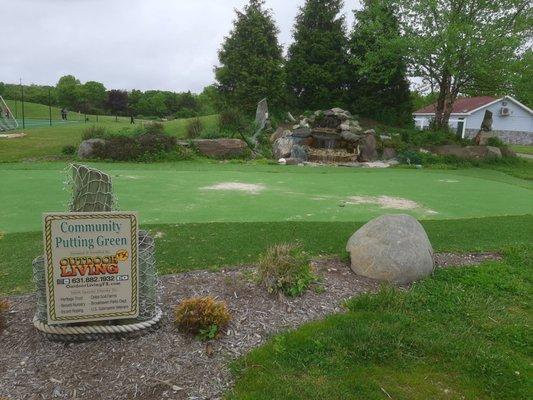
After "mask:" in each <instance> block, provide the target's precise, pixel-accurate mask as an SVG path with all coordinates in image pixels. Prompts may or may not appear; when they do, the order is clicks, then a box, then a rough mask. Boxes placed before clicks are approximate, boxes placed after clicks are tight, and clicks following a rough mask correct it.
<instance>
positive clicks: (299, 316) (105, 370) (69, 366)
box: [0, 254, 499, 400]
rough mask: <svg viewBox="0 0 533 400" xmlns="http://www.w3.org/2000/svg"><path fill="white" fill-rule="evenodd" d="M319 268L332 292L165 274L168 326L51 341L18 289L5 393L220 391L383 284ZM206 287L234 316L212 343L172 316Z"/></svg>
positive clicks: (457, 259) (344, 266) (242, 273)
mask: <svg viewBox="0 0 533 400" xmlns="http://www.w3.org/2000/svg"><path fill="white" fill-rule="evenodd" d="M497 257H499V256H498V255H496V254H485V255H457V254H439V255H437V256H436V261H437V265H439V266H453V265H464V264H467V265H471V264H472V263H474V264H477V263H479V262H482V261H485V260H487V259H495V258H496V259H497ZM314 267H315V269H316V271H317V273H318V274H319V275H320V276H321V277H322V279H321V284H320V285H321V286H322V287H323V289H324V290H317V287H315V288H312V289H311V290H308V291H307V292H306V293H305V294H304V295H303V296H301V297H298V298H295V299H288V298H285V297H278V296H272V295H269V294H268V293H266V291H265V290H263V289H261V288H258V287H257V286H256V284H255V283H254V282H253V280H252V279H251V275H252V274H253V271H254V269H253V268H252V267H243V268H239V269H238V270H237V269H235V270H223V271H219V272H208V271H195V272H188V273H183V274H179V275H172V276H165V277H162V278H161V279H160V286H161V288H160V289H161V295H162V297H161V302H162V304H163V309H164V312H165V316H164V319H163V323H162V326H161V328H160V329H159V330H157V331H155V332H153V333H150V334H147V335H145V336H141V337H139V338H135V339H122V340H116V339H114V340H102V341H98V342H87V343H70V344H64V343H55V342H50V341H48V340H45V339H43V338H42V337H41V336H39V335H38V334H37V332H36V330H35V329H34V328H33V326H32V323H31V320H32V318H33V313H34V299H33V296H32V295H26V296H17V297H12V298H10V299H9V300H10V302H11V312H10V314H9V315H8V321H7V322H8V327H7V329H6V330H5V331H4V333H3V334H1V335H0V398H2V397H7V398H8V399H10V400H11V399H13V400H14V399H17V400H19V399H69V400H70V399H110V400H111V399H112V400H120V399H128V400H129V399H143V400H156V399H157V400H159V399H191V400H192V399H220V398H221V396H222V394H223V393H224V391H226V390H227V389H228V388H229V387H230V386H231V384H232V376H231V374H230V371H229V368H228V365H229V363H230V362H231V360H234V359H235V358H237V357H239V356H241V355H243V354H245V353H246V352H248V351H249V350H251V349H252V348H254V347H257V346H259V345H261V344H263V343H264V342H265V341H266V340H268V338H269V337H271V336H272V335H273V334H275V333H278V332H280V331H284V330H287V329H293V328H296V327H298V326H299V325H301V324H303V323H306V322H309V321H312V320H316V319H320V318H323V317H325V316H326V315H328V314H333V313H337V312H342V311H343V308H342V303H343V301H344V300H345V299H348V298H350V297H352V296H355V295H358V294H361V293H367V292H375V291H376V290H378V288H379V283H378V282H376V281H373V280H371V279H366V278H363V277H359V276H356V275H355V274H353V273H352V272H351V270H350V268H349V264H348V263H346V262H344V261H340V260H339V259H337V258H322V259H318V260H316V261H314ZM204 295H211V296H215V297H217V298H218V299H221V300H225V301H226V302H227V303H228V306H229V309H230V311H231V313H232V315H233V320H232V322H231V323H230V325H229V327H228V329H227V330H226V331H225V332H224V334H223V335H222V336H221V338H220V339H218V340H216V341H212V342H209V343H208V344H206V343H203V342H200V341H199V340H198V339H196V338H194V337H191V336H187V335H184V334H181V333H179V332H178V331H177V330H176V329H175V328H174V326H173V324H172V320H171V319H172V307H173V306H174V305H176V304H178V303H179V302H180V301H181V300H182V299H184V298H187V297H191V296H204Z"/></svg>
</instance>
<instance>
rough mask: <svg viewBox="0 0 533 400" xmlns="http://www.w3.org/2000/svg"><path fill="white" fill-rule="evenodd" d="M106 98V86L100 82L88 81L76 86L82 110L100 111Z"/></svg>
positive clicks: (87, 111)
mask: <svg viewBox="0 0 533 400" xmlns="http://www.w3.org/2000/svg"><path fill="white" fill-rule="evenodd" d="M106 99H107V91H106V88H105V86H104V85H103V84H102V83H100V82H95V81H88V82H86V83H84V84H83V85H80V86H79V87H78V102H79V106H80V110H81V111H83V112H86V113H90V112H92V113H98V112H101V111H102V110H103V109H104V105H105V102H106Z"/></svg>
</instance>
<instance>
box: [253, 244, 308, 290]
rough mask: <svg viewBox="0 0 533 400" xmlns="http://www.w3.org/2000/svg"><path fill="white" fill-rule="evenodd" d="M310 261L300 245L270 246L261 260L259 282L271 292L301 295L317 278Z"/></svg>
mask: <svg viewBox="0 0 533 400" xmlns="http://www.w3.org/2000/svg"><path fill="white" fill-rule="evenodd" d="M309 261H310V259H309V255H308V254H306V253H305V252H304V251H303V250H302V248H301V247H300V246H299V245H295V244H285V243H284V244H277V245H274V246H272V247H269V248H268V249H267V251H266V252H265V254H264V255H263V256H262V257H261V259H260V261H259V267H258V280H259V284H260V285H261V286H263V287H265V288H266V289H267V290H268V292H269V293H279V292H282V293H283V294H285V295H287V296H289V297H296V296H300V295H302V294H303V293H304V292H305V291H306V290H307V288H308V287H309V285H310V284H311V283H313V282H314V281H315V280H316V276H315V275H314V273H313V271H312V269H311V266H310V263H309Z"/></svg>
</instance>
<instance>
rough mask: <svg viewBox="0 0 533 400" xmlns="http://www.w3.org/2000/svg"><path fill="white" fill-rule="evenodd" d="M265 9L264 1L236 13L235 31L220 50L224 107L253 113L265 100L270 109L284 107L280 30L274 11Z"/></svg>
mask: <svg viewBox="0 0 533 400" xmlns="http://www.w3.org/2000/svg"><path fill="white" fill-rule="evenodd" d="M263 6H264V0H250V3H249V4H248V5H247V6H245V7H244V11H242V12H241V11H236V13H237V19H236V20H235V21H234V23H233V29H232V31H231V32H230V34H229V36H228V37H226V38H225V41H224V43H223V44H222V48H221V50H220V51H219V54H218V56H219V61H220V67H217V68H216V69H215V75H216V79H217V81H218V84H217V85H216V86H217V89H218V92H219V95H220V99H221V100H222V103H223V105H224V106H225V107H233V108H238V109H240V110H243V111H246V112H252V111H255V109H256V107H257V103H258V102H259V101H260V100H261V99H263V98H265V97H266V98H267V99H268V101H269V105H270V106H271V108H274V109H276V108H280V107H282V106H283V105H284V104H283V99H284V98H285V90H284V76H283V49H282V47H281V46H280V44H279V42H278V33H279V30H278V28H277V27H276V24H275V22H274V18H273V17H272V13H271V11H270V10H267V9H265V8H264V7H263Z"/></svg>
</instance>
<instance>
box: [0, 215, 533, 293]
mask: <svg viewBox="0 0 533 400" xmlns="http://www.w3.org/2000/svg"><path fill="white" fill-rule="evenodd" d="M363 224H364V223H363V222H259V223H202V224H182V225H179V224H178V225H147V226H144V228H145V229H148V230H149V231H150V232H151V233H152V234H153V235H155V236H156V237H157V239H156V258H157V268H158V271H159V273H160V274H172V273H178V272H184V271H189V270H195V269H220V268H222V267H225V266H233V265H242V264H251V263H254V262H255V261H257V259H258V257H259V255H260V254H261V253H262V252H264V250H265V249H266V248H267V247H268V246H269V245H272V244H275V243H282V242H296V241H297V242H299V243H301V244H302V246H303V247H304V249H305V250H306V251H308V252H309V253H310V254H312V255H325V254H339V255H341V256H343V257H347V254H346V252H345V245H346V242H347V240H348V238H349V237H350V236H351V235H352V234H353V233H354V232H355V231H356V230H357V229H358V228H359V227H361V226H362V225H363ZM422 225H423V226H424V227H425V229H426V231H427V233H428V236H429V238H430V240H431V242H432V244H433V246H434V248H435V250H436V251H459V252H466V251H488V250H498V249H501V248H503V247H507V246H512V245H520V244H528V243H531V241H532V238H533V215H524V216H507V217H487V218H476V219H459V220H439V221H437V220H432V221H423V222H422ZM41 252H42V235H41V233H40V232H31V233H13V234H5V235H4V236H3V237H2V238H1V239H0V295H6V294H21V293H27V292H30V291H32V290H33V284H32V282H31V275H32V271H31V262H32V259H33V258H34V257H35V256H37V255H38V254H40V253H41Z"/></svg>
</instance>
